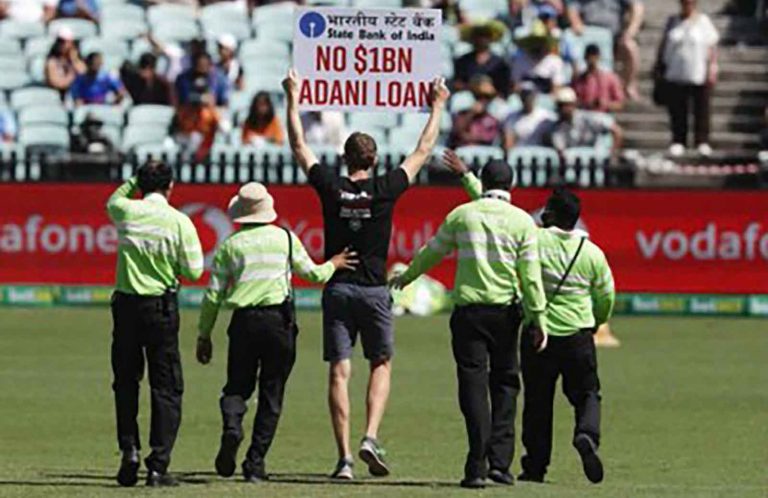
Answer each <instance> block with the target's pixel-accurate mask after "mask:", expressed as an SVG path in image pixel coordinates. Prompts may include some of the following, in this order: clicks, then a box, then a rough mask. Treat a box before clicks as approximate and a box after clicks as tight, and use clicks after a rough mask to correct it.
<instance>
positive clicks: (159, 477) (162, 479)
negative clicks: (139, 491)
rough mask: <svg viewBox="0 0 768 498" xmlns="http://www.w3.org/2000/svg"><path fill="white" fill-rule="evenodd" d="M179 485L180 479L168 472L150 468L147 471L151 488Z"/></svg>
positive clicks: (148, 484) (148, 483)
mask: <svg viewBox="0 0 768 498" xmlns="http://www.w3.org/2000/svg"><path fill="white" fill-rule="evenodd" d="M178 485H179V481H177V480H176V478H174V477H173V476H172V475H171V474H168V473H167V472H165V473H160V472H158V471H156V470H150V471H149V472H148V473H147V486H149V487H150V488H170V487H174V486H178Z"/></svg>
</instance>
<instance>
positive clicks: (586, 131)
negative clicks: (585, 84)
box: [545, 87, 622, 156]
mask: <svg viewBox="0 0 768 498" xmlns="http://www.w3.org/2000/svg"><path fill="white" fill-rule="evenodd" d="M556 102H557V122H556V123H555V124H554V126H553V127H552V128H551V130H550V132H549V133H548V134H547V138H546V139H545V141H546V142H547V143H548V145H550V146H552V147H554V148H555V150H557V152H558V153H559V154H560V155H561V156H562V155H563V153H564V152H565V149H568V148H571V147H594V146H595V145H597V140H598V138H600V136H601V135H605V134H608V133H610V134H611V136H612V137H613V145H612V147H611V152H612V153H613V154H614V155H615V154H616V152H618V150H619V149H620V148H621V141H622V131H621V128H620V127H619V125H617V124H616V123H615V122H613V120H612V119H611V117H610V116H608V115H607V114H602V113H596V112H587V111H580V110H578V109H576V103H577V98H576V92H574V91H573V89H572V88H568V87H565V88H561V89H560V90H558V91H557V95H556Z"/></svg>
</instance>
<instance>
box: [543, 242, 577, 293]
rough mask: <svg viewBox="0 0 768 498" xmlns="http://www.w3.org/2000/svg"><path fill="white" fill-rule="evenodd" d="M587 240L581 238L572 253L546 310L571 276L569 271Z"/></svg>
mask: <svg viewBox="0 0 768 498" xmlns="http://www.w3.org/2000/svg"><path fill="white" fill-rule="evenodd" d="M586 240H587V238H586V237H582V238H581V241H580V242H579V247H577V248H576V252H575V253H573V258H571V262H570V263H568V268H566V269H565V273H563V277H562V278H561V279H560V281H559V282H558V283H557V287H555V292H553V293H552V297H551V298H549V299H548V300H547V308H549V304H550V303H551V302H552V300H553V299H555V297H557V295H558V294H560V288H562V287H563V284H564V283H565V281H566V280H567V279H568V275H570V274H571V270H572V269H573V265H574V264H576V260H577V259H578V257H579V254H581V248H582V247H584V242H585V241H586Z"/></svg>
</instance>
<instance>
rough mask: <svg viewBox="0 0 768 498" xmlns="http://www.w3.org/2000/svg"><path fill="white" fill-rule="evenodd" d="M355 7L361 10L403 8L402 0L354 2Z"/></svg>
mask: <svg viewBox="0 0 768 498" xmlns="http://www.w3.org/2000/svg"><path fill="white" fill-rule="evenodd" d="M352 5H353V6H354V7H360V8H369V7H371V8H378V9H399V8H401V7H402V6H403V1H402V0H352Z"/></svg>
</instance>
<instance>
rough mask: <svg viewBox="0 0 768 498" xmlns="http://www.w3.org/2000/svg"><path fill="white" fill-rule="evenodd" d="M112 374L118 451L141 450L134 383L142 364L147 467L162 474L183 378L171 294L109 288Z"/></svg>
mask: <svg viewBox="0 0 768 498" xmlns="http://www.w3.org/2000/svg"><path fill="white" fill-rule="evenodd" d="M112 320H113V323H114V328H113V331H112V373H113V375H114V381H113V383H112V390H113V391H114V393H115V409H116V412H117V441H118V444H119V445H120V449H121V450H127V449H130V448H137V449H139V448H141V442H140V439H139V427H138V424H137V423H136V417H137V415H138V413H139V383H140V381H141V379H142V377H143V376H144V364H145V362H146V364H147V367H148V371H149V387H150V390H151V399H152V417H151V424H150V433H149V445H150V447H151V448H152V452H151V453H150V455H149V456H148V457H147V459H146V460H145V463H146V465H147V468H149V469H151V470H156V471H158V472H165V471H166V470H167V468H168V464H169V463H170V460H171V451H172V450H173V445H174V443H175V442H176V434H177V433H178V430H179V424H180V423H181V397H182V394H183V392H184V379H183V377H182V372H181V358H180V356H179V308H178V303H177V300H176V294H171V293H168V294H166V295H164V296H161V297H143V296H135V295H130V294H123V293H121V292H115V294H114V295H113V297H112Z"/></svg>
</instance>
